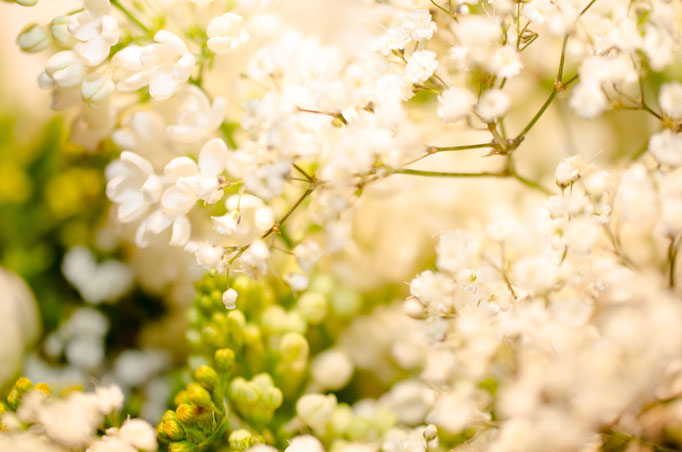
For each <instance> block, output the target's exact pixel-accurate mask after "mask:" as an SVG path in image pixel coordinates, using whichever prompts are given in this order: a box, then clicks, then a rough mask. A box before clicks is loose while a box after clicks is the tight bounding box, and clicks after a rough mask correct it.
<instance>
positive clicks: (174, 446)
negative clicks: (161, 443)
mask: <svg viewBox="0 0 682 452" xmlns="http://www.w3.org/2000/svg"><path fill="white" fill-rule="evenodd" d="M195 450H196V447H195V446H194V445H193V444H190V443H186V442H184V441H183V442H180V443H170V444H169V445H168V452H194V451H195Z"/></svg>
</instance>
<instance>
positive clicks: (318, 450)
mask: <svg viewBox="0 0 682 452" xmlns="http://www.w3.org/2000/svg"><path fill="white" fill-rule="evenodd" d="M284 452H324V447H323V446H322V443H321V442H320V440H319V439H317V438H315V437H314V436H311V435H303V436H297V437H296V438H293V439H291V440H289V446H288V447H287V448H286V449H284Z"/></svg>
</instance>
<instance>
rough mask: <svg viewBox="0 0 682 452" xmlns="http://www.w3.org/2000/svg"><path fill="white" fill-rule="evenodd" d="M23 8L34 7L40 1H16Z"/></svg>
mask: <svg viewBox="0 0 682 452" xmlns="http://www.w3.org/2000/svg"><path fill="white" fill-rule="evenodd" d="M15 1H16V2H17V3H18V4H19V5H21V6H34V5H35V4H36V3H38V0H15Z"/></svg>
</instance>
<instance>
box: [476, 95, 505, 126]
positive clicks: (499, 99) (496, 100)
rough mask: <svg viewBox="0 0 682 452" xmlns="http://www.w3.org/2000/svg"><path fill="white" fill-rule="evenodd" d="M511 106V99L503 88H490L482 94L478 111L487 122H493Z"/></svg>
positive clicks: (477, 106)
mask: <svg viewBox="0 0 682 452" xmlns="http://www.w3.org/2000/svg"><path fill="white" fill-rule="evenodd" d="M510 107H511V99H509V96H507V95H506V94H505V93H504V92H503V91H502V90H499V89H489V90H488V91H486V92H484V93H483V94H482V95H481V98H480V99H479V100H478V104H477V105H476V113H477V114H478V116H480V117H481V119H482V120H483V121H485V122H488V123H492V122H495V120H496V119H498V118H500V117H502V116H504V115H506V114H507V112H508V111H509V108H510Z"/></svg>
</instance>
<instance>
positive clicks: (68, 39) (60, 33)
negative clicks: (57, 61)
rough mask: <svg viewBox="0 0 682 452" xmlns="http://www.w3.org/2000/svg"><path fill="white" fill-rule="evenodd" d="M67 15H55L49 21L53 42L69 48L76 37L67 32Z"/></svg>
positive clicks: (68, 19) (68, 18)
mask: <svg viewBox="0 0 682 452" xmlns="http://www.w3.org/2000/svg"><path fill="white" fill-rule="evenodd" d="M70 21H71V18H70V17H69V16H57V17H55V18H54V19H52V21H51V22H50V33H51V34H52V37H53V38H54V40H55V42H56V43H57V44H58V45H60V46H61V47H64V48H67V49H69V48H71V47H72V46H73V45H74V44H75V43H76V38H74V37H73V35H72V34H71V33H69V22H70Z"/></svg>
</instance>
